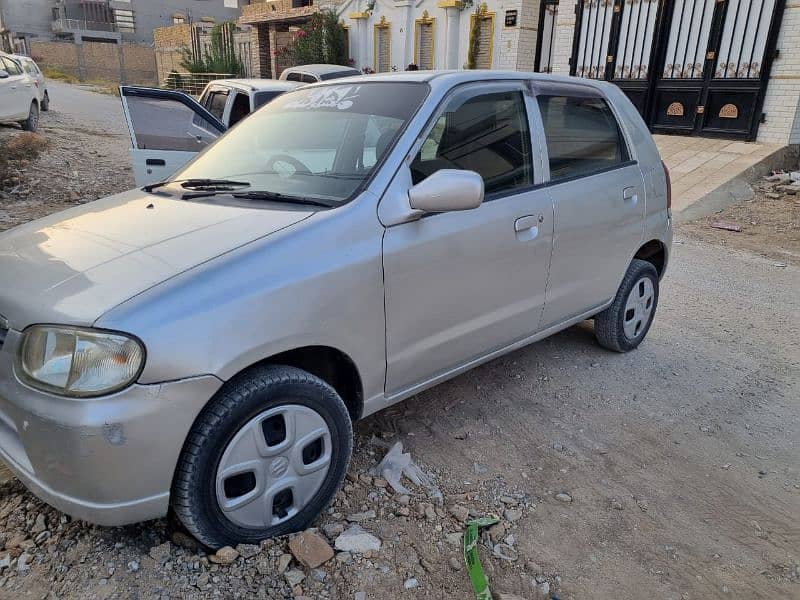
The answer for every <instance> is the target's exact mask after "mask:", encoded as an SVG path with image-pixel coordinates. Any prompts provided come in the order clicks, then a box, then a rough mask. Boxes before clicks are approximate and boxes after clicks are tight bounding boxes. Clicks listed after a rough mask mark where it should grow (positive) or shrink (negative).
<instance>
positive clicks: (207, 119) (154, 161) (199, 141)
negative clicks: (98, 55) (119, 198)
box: [120, 79, 302, 185]
mask: <svg viewBox="0 0 800 600" xmlns="http://www.w3.org/2000/svg"><path fill="white" fill-rule="evenodd" d="M300 85H302V84H299V83H296V82H292V81H276V80H274V79H218V80H215V81H212V82H210V83H209V84H208V85H206V87H205V89H204V90H203V93H202V94H200V98H199V101H196V100H195V99H194V98H192V97H191V96H190V95H188V94H186V93H184V92H178V91H171V90H154V88H140V87H136V86H122V87H120V97H121V98H122V103H123V107H124V109H125V114H126V116H127V120H128V127H129V129H130V133H131V141H132V142H133V149H132V150H131V156H132V159H133V175H134V180H135V181H136V185H145V184H148V183H153V182H156V181H162V180H164V179H166V178H167V177H169V176H170V175H172V174H173V173H174V172H175V171H177V170H178V169H179V168H181V167H182V166H183V165H185V164H186V163H187V162H188V161H189V160H190V159H191V158H192V157H193V156H194V155H195V154H197V152H199V151H200V150H202V149H203V148H205V146H207V145H208V144H209V143H210V142H212V141H214V140H215V139H217V137H219V136H220V135H221V134H222V133H223V132H225V131H227V130H228V128H230V127H233V126H234V125H236V124H237V123H238V122H239V121H241V120H242V119H243V118H244V117H246V116H247V115H248V114H250V113H251V112H252V111H254V110H256V109H257V108H259V107H261V106H263V105H264V104H266V103H267V102H269V101H271V100H273V99H275V98H277V97H278V96H280V95H281V94H283V93H285V92H287V91H289V90H293V89H295V88H297V87H298V86H300ZM132 98H135V99H134V100H132ZM172 128H177V130H179V131H178V132H177V133H176V135H174V136H172V137H169V136H163V135H161V132H163V131H165V130H170V129H172ZM137 129H138V133H137ZM189 132H191V135H190V134H189Z"/></svg>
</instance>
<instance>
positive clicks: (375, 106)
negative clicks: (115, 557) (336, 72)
mask: <svg viewBox="0 0 800 600" xmlns="http://www.w3.org/2000/svg"><path fill="white" fill-rule="evenodd" d="M428 90H429V88H428V86H427V84H424V83H391V82H374V83H358V84H350V85H347V84H345V83H341V84H331V85H325V86H322V87H313V88H308V89H299V90H296V91H292V92H288V93H286V94H283V95H281V96H279V97H277V98H275V99H274V100H272V101H271V102H269V103H268V104H267V105H265V106H264V107H263V108H261V109H260V110H258V111H257V112H255V113H254V114H252V115H251V116H250V117H248V118H247V120H246V121H245V122H244V123H243V124H242V126H241V127H237V128H235V129H232V130H231V131H230V132H228V133H227V134H225V135H224V136H222V137H221V138H220V139H219V140H218V141H217V142H216V143H215V144H213V145H212V146H210V147H209V148H208V149H207V150H206V151H205V152H203V153H202V154H200V155H199V156H198V157H197V158H196V159H195V160H194V161H192V162H191V163H189V165H188V166H187V167H185V168H184V169H183V170H182V171H179V172H178V173H176V174H175V175H174V176H173V179H176V180H182V179H194V178H201V179H202V178H210V179H235V180H237V181H244V182H247V183H249V184H250V188H249V190H250V191H265V192H273V193H280V194H285V195H290V196H301V197H305V198H311V199H314V198H316V199H320V200H327V201H332V202H334V203H336V204H338V203H342V202H345V201H347V200H349V199H350V198H351V197H352V196H354V194H355V193H357V192H358V191H359V190H360V188H361V187H362V185H363V184H364V183H365V182H366V181H367V180H368V179H369V177H370V176H371V175H372V172H373V171H374V168H375V166H376V165H377V164H378V162H379V161H380V160H381V158H382V157H383V156H384V155H385V154H386V152H388V150H389V149H390V148H391V147H392V145H393V144H394V141H395V140H396V139H397V137H398V136H399V134H400V133H401V132H402V130H403V129H404V128H405V126H406V124H407V123H408V120H409V119H410V118H411V117H412V116H413V115H414V113H415V112H416V111H417V109H418V108H419V106H420V105H421V104H422V102H423V100H424V99H425V97H426V96H427V94H428Z"/></svg>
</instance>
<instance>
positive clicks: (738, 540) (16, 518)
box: [0, 86, 800, 600]
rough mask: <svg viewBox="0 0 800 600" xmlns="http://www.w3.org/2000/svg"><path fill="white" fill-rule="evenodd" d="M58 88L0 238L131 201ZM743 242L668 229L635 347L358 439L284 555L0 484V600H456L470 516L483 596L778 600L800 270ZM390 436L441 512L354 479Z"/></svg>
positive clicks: (798, 582) (520, 376)
mask: <svg viewBox="0 0 800 600" xmlns="http://www.w3.org/2000/svg"><path fill="white" fill-rule="evenodd" d="M62 87H63V88H64V89H63V90H62V89H60V88H59V89H58V90H57V91H58V94H52V95H53V96H54V110H53V112H51V113H50V114H48V115H45V116H44V118H43V122H42V133H43V135H45V136H46V137H47V138H48V139H49V140H50V141H51V146H50V148H49V149H48V150H47V151H46V152H45V153H44V154H43V155H42V156H41V157H40V158H39V159H37V160H36V161H35V162H33V163H32V164H31V165H29V166H28V167H26V169H25V176H24V177H22V178H21V179H20V181H17V182H15V183H14V188H9V187H8V185H7V184H6V185H5V186H4V187H3V189H2V190H1V191H2V192H3V193H4V194H5V196H4V197H3V198H0V202H1V203H2V204H1V205H0V211H2V212H0V215H2V216H3V217H2V224H0V227H8V226H10V224H15V223H19V222H22V221H25V220H28V219H31V218H34V217H36V216H40V215H42V214H46V213H47V212H52V211H54V210H58V209H60V208H65V207H67V206H70V205H71V204H74V203H75V202H81V201H85V200H89V199H93V198H94V197H98V196H101V195H103V194H106V193H110V192H112V191H117V190H120V189H125V188H126V187H129V186H130V185H132V181H131V176H130V170H129V169H128V156H127V148H128V145H129V141H128V138H127V134H126V133H125V130H124V124H122V123H121V120H120V121H117V122H116V123H114V122H113V119H114V117H113V114H112V115H111V116H109V114H110V113H109V111H112V112H113V111H114V110H117V111H118V102H119V101H118V99H115V98H110V97H107V96H99V95H96V94H91V93H89V92H86V91H83V90H79V89H74V88H68V87H67V86H62ZM56 97H58V98H60V99H62V104H59V102H58V101H56V100H55V98H56ZM68 101H70V102H72V101H75V102H76V103H77V105H78V106H79V107H80V108H79V109H78V108H75V109H74V110H70V107H69V103H68ZM86 106H92V107H93V108H91V110H89V109H87V108H86ZM103 107H105V108H103ZM115 107H116V108H115ZM101 109H102V110H104V111H105V112H101ZM98 115H100V116H98ZM97 119H103V120H97ZM118 119H121V116H119V117H118ZM14 133H15V132H14V130H12V129H10V128H0V139H2V138H3V136H6V137H7V136H10V135H14ZM73 171H77V173H78V174H77V176H76V175H75V174H74V173H73ZM36 179H38V180H39V181H38V183H33V180H36ZM72 192H74V194H73V193H72ZM751 208H752V207H751ZM748 210H749V209H748ZM752 237H753V240H751V241H752V242H753V245H751V246H750V247H748V248H747V249H746V250H737V249H732V248H728V247H725V246H723V245H720V244H718V243H709V242H713V240H706V239H704V238H702V237H700V236H699V235H698V234H697V231H696V230H695V229H694V228H693V227H692V226H685V227H684V228H680V229H679V230H678V231H677V232H676V243H675V246H674V255H673V259H672V263H671V265H670V268H669V271H668V274H667V276H666V278H665V279H664V281H663V284H662V296H661V299H660V306H659V309H658V315H657V317H656V321H655V324H654V326H653V328H652V330H651V332H650V334H649V336H648V339H647V340H646V341H645V343H644V344H643V345H642V346H641V347H640V348H639V349H638V350H637V351H636V352H633V353H631V354H626V355H618V354H612V353H609V352H606V351H604V350H602V349H601V348H599V347H598V346H597V344H595V343H594V341H593V337H592V328H591V324H589V323H584V324H581V325H578V326H576V327H573V328H571V329H569V330H567V331H565V332H562V333H560V334H558V335H556V336H554V337H552V338H550V339H548V340H545V341H543V342H541V343H538V344H535V345H533V346H531V347H529V348H525V349H523V350H519V351H517V352H514V353H512V354H510V355H507V356H505V357H503V358H501V359H498V360H495V361H493V362H491V363H489V364H486V365H484V366H482V367H480V368H478V369H475V370H473V371H471V372H469V373H466V374H464V375H462V376H460V377H458V378H456V379H454V380H452V381H450V382H448V383H445V384H442V385H440V386H437V387H436V388H433V389H431V390H428V391H426V392H424V393H423V394H420V395H418V396H416V397H414V398H411V399H410V400H408V401H406V402H404V403H402V404H400V405H397V406H394V407H392V408H390V409H388V410H386V411H383V412H381V413H378V414H377V415H374V416H372V417H370V418H368V419H366V420H364V421H362V422H361V423H359V424H358V426H357V428H356V446H355V453H354V458H353V465H352V467H351V469H350V473H349V474H348V480H347V483H346V486H345V488H344V489H343V490H342V491H341V492H340V493H339V495H338V496H337V499H336V502H335V503H334V505H333V506H332V507H331V509H330V510H329V512H328V513H327V514H325V515H324V516H323V517H321V518H320V520H319V522H318V523H316V528H315V530H312V531H310V532H307V533H306V534H304V536H303V537H302V538H301V539H297V538H295V540H294V541H290V540H288V539H281V540H271V541H268V542H264V543H262V545H261V546H260V547H258V546H252V547H249V546H246V547H239V548H237V549H232V550H226V551H224V552H223V551H220V552H218V553H217V554H216V555H211V556H209V555H208V554H207V553H206V552H204V551H203V549H202V548H199V547H197V545H196V544H195V543H194V541H193V540H192V539H191V538H188V537H187V536H186V535H185V534H184V533H183V532H181V531H180V530H179V529H175V528H173V527H171V526H170V524H169V523H168V522H167V521H166V520H162V521H155V522H149V523H144V524H140V525H136V526H131V527H125V528H100V527H93V526H90V525H87V524H85V523H82V522H77V521H72V520H70V519H69V518H68V517H66V516H65V515H62V514H60V513H59V512H58V511H55V510H54V509H51V508H49V507H47V506H46V505H44V504H42V503H41V502H39V501H38V500H37V499H36V498H35V497H34V496H32V495H31V494H29V493H28V492H26V491H25V489H24V488H23V487H22V486H21V485H20V484H19V483H18V482H17V481H16V480H14V479H13V478H11V479H9V480H8V481H6V482H5V483H2V484H0V549H2V550H0V598H55V597H58V598H159V597H161V598H166V597H170V598H183V597H187V598H189V597H192V598H201V597H224V598H236V597H240V598H244V597H252V596H256V597H264V598H292V597H295V598H300V597H303V596H306V597H310V598H332V599H339V598H341V599H354V598H355V599H356V600H363V599H365V598H400V599H405V598H435V599H445V598H447V599H449V598H468V597H469V596H470V594H469V584H468V579H467V576H466V572H465V569H464V567H463V562H462V560H461V559H460V551H459V535H460V532H461V531H462V529H463V527H464V521H465V520H468V519H470V518H471V517H472V516H478V515H485V514H489V513H495V514H498V515H500V516H501V517H502V521H501V524H500V525H499V526H496V527H494V528H492V529H491V530H487V531H485V532H484V534H483V536H482V543H481V544H480V552H481V557H482V562H483V564H484V567H485V570H486V572H487V575H488V577H489V580H490V582H491V585H492V589H493V590H494V591H496V592H500V593H501V594H499V595H500V597H503V598H512V596H508V595H506V594H516V595H517V597H521V598H527V599H528V600H535V599H543V598H551V597H553V598H555V597H558V598H561V599H562V600H566V599H583V598H598V599H609V600H610V599H614V600H619V599H626V598H631V599H639V598H642V597H643V596H645V595H647V596H651V597H654V598H666V599H675V600H678V599H681V600H683V599H700V598H702V599H706V598H731V599H733V598H765V599H766V598H770V599H773V598H798V597H800V551H799V550H798V549H800V527H799V526H798V515H800V473H799V472H798V465H800V449H798V440H800V416H799V415H800V410H798V409H800V375H799V374H800V342H798V340H800V330H799V328H800V327H799V325H798V320H797V315H798V314H800V294H798V289H800V269H798V266H797V265H796V264H794V261H786V263H789V264H786V263H777V262H776V260H775V258H770V257H774V256H775V249H776V244H777V245H780V244H781V243H782V242H780V241H776V240H775V239H768V240H766V241H763V242H762V244H761V246H759V244H758V239H757V237H758V236H756V235H754V236H752ZM795 242H796V239H795V238H793V237H792V236H789V244H791V243H795ZM792 248H793V247H790V249H789V250H787V251H791V249H792ZM779 250H780V248H779ZM762 254H763V255H764V256H762ZM781 265H782V266H781ZM398 440H399V441H402V442H403V443H404V445H405V448H406V450H407V451H410V452H411V454H412V456H413V458H414V459H415V461H417V463H418V464H419V465H420V466H421V467H422V468H423V470H425V471H426V472H428V473H429V474H430V475H431V477H432V479H433V481H434V482H435V484H436V485H437V486H438V487H439V489H440V490H441V492H442V499H441V500H439V499H437V497H436V496H435V495H434V494H432V493H431V492H430V491H428V490H426V489H424V488H418V487H413V486H411V487H412V489H411V493H410V494H408V495H402V494H397V493H394V492H393V491H392V490H391V489H389V488H387V487H386V482H385V481H384V480H382V479H376V478H374V477H372V476H370V475H369V474H368V471H369V469H370V468H372V467H374V466H375V465H376V463H377V462H378V461H379V460H380V458H381V457H382V456H383V455H384V454H385V452H386V451H387V449H388V447H389V446H390V445H391V444H392V443H394V442H395V441H398ZM354 526H358V527H360V528H363V533H361V532H360V531H358V530H356V531H355V532H353V531H350V532H348V533H346V534H345V535H344V536H342V533H343V531H345V530H348V529H350V528H351V527H354ZM353 533H356V534H358V535H352V534H353ZM372 536H374V538H376V539H373V537H372ZM301 542H302V543H301ZM378 542H379V543H380V548H379V549H376V546H377V543H378ZM348 544H350V546H348ZM347 548H351V550H347ZM318 561H324V562H322V563H321V564H320V565H319V566H317V562H318ZM220 563H230V564H220Z"/></svg>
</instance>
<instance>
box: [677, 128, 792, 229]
mask: <svg viewBox="0 0 800 600" xmlns="http://www.w3.org/2000/svg"><path fill="white" fill-rule="evenodd" d="M798 160H800V145H797V144H793V145H791V146H784V147H783V148H779V149H778V150H776V151H775V152H773V153H772V154H770V155H768V156H765V157H764V158H762V159H761V160H760V161H758V162H757V163H756V164H754V165H752V166H750V167H748V168H747V169H745V170H744V171H742V172H741V173H739V174H738V175H737V176H736V177H734V178H733V179H730V180H728V181H726V182H725V183H723V184H722V185H721V186H719V187H718V188H717V189H715V190H713V191H711V192H709V193H708V194H706V195H705V196H703V197H702V198H700V199H699V200H697V201H696V202H694V203H692V204H691V205H689V206H687V207H686V208H684V209H683V210H682V211H680V212H676V213H674V214H673V219H674V221H675V223H685V222H687V221H694V220H696V219H700V218H702V217H707V216H709V215H713V214H714V213H715V212H718V211H720V210H723V209H725V208H727V207H729V206H731V205H733V204H738V203H740V202H745V201H746V200H750V199H751V198H753V197H754V196H755V192H754V191H753V184H754V183H755V182H756V181H758V180H759V179H760V178H761V177H763V176H764V175H767V174H769V172H770V171H772V170H776V169H786V170H796V169H797V166H798Z"/></svg>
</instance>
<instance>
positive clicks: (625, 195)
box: [622, 187, 639, 204]
mask: <svg viewBox="0 0 800 600" xmlns="http://www.w3.org/2000/svg"><path fill="white" fill-rule="evenodd" d="M622 199H623V200H624V201H625V202H630V203H631V204H636V203H637V202H639V194H637V193H636V188H635V187H626V188H625V189H624V190H622Z"/></svg>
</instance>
